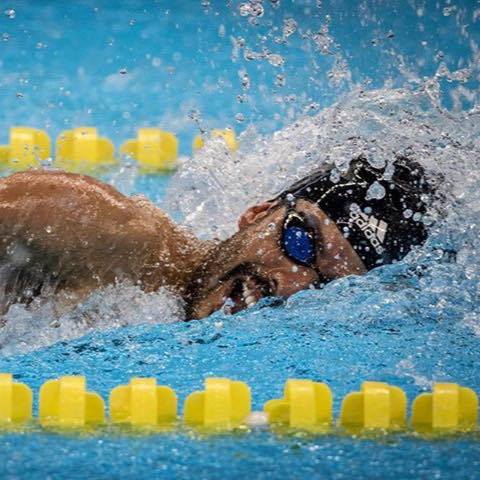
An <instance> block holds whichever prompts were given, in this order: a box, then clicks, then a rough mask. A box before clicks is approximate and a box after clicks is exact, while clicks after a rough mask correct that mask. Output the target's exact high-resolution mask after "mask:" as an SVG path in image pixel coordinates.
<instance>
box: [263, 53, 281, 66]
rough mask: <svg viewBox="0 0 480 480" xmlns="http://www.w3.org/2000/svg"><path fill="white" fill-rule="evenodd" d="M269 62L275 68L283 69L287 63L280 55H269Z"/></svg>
mask: <svg viewBox="0 0 480 480" xmlns="http://www.w3.org/2000/svg"><path fill="white" fill-rule="evenodd" d="M267 60H268V63H270V65H273V66H274V67H281V66H282V65H283V64H284V63H285V59H284V58H283V57H282V56H281V55H279V54H278V53H269V54H268V55H267Z"/></svg>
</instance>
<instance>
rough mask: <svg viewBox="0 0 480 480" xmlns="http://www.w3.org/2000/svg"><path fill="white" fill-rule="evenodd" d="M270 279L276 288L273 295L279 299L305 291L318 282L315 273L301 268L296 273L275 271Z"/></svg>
mask: <svg viewBox="0 0 480 480" xmlns="http://www.w3.org/2000/svg"><path fill="white" fill-rule="evenodd" d="M271 278H272V280H273V283H274V284H275V286H276V289H275V290H276V291H275V295H278V296H281V297H283V296H287V297H288V296H289V295H293V294H294V293H296V292H298V291H300V290H305V289H306V288H309V286H310V285H313V284H315V282H316V281H317V280H318V279H317V275H316V274H315V272H313V271H311V270H310V269H307V268H302V267H298V269H297V270H296V271H288V270H277V271H275V272H273V273H272V274H271Z"/></svg>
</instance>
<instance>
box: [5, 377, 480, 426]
mask: <svg viewBox="0 0 480 480" xmlns="http://www.w3.org/2000/svg"><path fill="white" fill-rule="evenodd" d="M32 400H33V394H32V390H31V389H30V388H29V387H28V386H27V385H24V384H22V383H18V382H15V381H14V379H13V376H12V375H11V374H8V373H0V428H1V429H2V430H4V431H8V429H9V427H13V426H16V425H20V424H23V423H25V422H28V421H30V420H31V419H32ZM177 403H178V401H177V396H176V394H175V391H174V390H173V389H171V388H170V387H167V386H163V385H157V381H156V379H154V378H132V379H131V381H130V383H129V384H128V385H120V386H117V387H115V388H114V389H113V390H112V391H111V392H110V396H109V413H110V423H111V424H123V425H130V426H132V427H141V428H143V427H148V428H156V427H162V428H163V427H174V426H176V425H178V421H179V419H178V409H177ZM332 407H333V395H332V392H331V390H330V388H329V387H328V385H326V384H325V383H319V382H314V381H311V380H305V379H289V380H287V382H286V383H285V387H284V393H283V397H282V398H280V399H272V400H269V401H267V402H266V403H265V405H264V408H263V412H252V409H251V392H250V388H249V387H248V385H247V384H246V383H244V382H239V381H234V380H230V379H228V378H207V379H206V380H205V387H204V390H201V391H197V392H193V393H191V394H190V395H188V397H187V398H186V400H185V403H184V407H183V423H184V424H185V426H187V427H188V428H198V429H199V430H201V431H202V432H206V433H215V432H230V431H235V430H236V429H239V428H241V429H248V428H255V427H263V426H267V425H269V426H270V427H271V428H272V430H273V431H283V432H286V433H295V432H308V433H328V432H333V431H334V430H333V428H334V426H335V422H334V419H333V408H332ZM38 421H39V423H40V425H41V426H42V427H47V428H51V427H53V428H60V429H74V430H78V429H90V428H91V427H95V426H99V425H104V424H105V423H107V420H106V415H105V404H104V401H103V399H102V397H101V396H100V395H98V394H97V393H95V392H90V391H88V390H87V383H86V379H85V377H84V376H80V375H77V376H74V375H71V376H64V377H60V378H58V379H55V380H48V381H47V382H45V383H44V384H43V385H42V386H41V387H40V391H39V412H38ZM337 424H338V427H340V429H341V430H343V431H345V432H346V433H348V434H355V435H363V434H367V435H368V434H370V433H372V432H373V433H384V432H403V431H408V430H413V431H415V432H418V433H421V434H433V435H442V434H452V433H466V432H472V431H475V430H477V429H478V397H477V394H476V393H475V392H474V391H473V390H472V389H470V388H466V387H462V386H460V385H457V384H455V383H436V384H435V385H434V387H433V391H432V392H431V393H422V394H420V395H419V396H418V397H417V398H416V399H415V400H414V401H413V404H412V415H411V419H410V423H408V422H407V397H406V395H405V392H404V391H403V390H402V389H400V388H399V387H396V386H392V385H388V384H387V383H382V382H364V383H363V384H362V386H361V390H360V391H358V392H351V393H349V394H347V395H346V396H345V398H344V399H343V402H342V407H341V412H340V416H339V419H338V421H337ZM335 431H338V430H335Z"/></svg>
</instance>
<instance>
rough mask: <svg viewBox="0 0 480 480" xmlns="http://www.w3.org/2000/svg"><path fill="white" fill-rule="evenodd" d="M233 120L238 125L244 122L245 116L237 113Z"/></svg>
mask: <svg viewBox="0 0 480 480" xmlns="http://www.w3.org/2000/svg"><path fill="white" fill-rule="evenodd" d="M235 120H236V121H237V122H238V123H242V122H243V121H245V116H244V115H243V113H237V114H236V115H235Z"/></svg>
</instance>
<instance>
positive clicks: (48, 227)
mask: <svg viewBox="0 0 480 480" xmlns="http://www.w3.org/2000/svg"><path fill="white" fill-rule="evenodd" d="M45 231H46V232H47V233H52V232H53V228H52V227H51V226H50V225H47V226H46V227H45Z"/></svg>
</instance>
